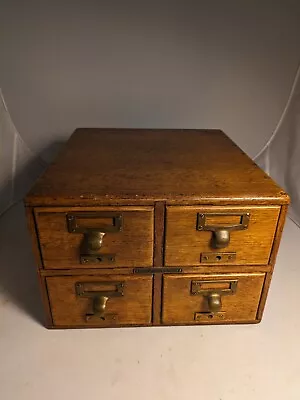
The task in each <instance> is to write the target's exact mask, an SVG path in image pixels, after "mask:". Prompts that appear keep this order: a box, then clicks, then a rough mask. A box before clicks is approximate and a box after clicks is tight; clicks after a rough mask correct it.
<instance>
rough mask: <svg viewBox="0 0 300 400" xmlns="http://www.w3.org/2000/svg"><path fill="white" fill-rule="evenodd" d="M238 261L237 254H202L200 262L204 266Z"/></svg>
mask: <svg viewBox="0 0 300 400" xmlns="http://www.w3.org/2000/svg"><path fill="white" fill-rule="evenodd" d="M235 260H236V253H234V252H232V253H215V252H210V253H201V256H200V262H201V263H204V264H217V263H218V264H223V263H231V262H234V261H235Z"/></svg>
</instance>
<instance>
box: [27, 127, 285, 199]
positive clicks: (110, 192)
mask: <svg viewBox="0 0 300 400" xmlns="http://www.w3.org/2000/svg"><path fill="white" fill-rule="evenodd" d="M124 200H125V201H126V200H127V201H128V204H132V203H136V202H137V201H144V200H147V201H149V200H161V201H168V202H171V203H172V202H179V203H180V202H182V201H183V202H186V201H188V202H189V203H191V202H195V201H196V202H201V203H202V204H207V203H208V204H209V203H210V204H211V202H212V201H213V202H214V203H218V202H223V203H227V204H231V203H236V202H237V201H238V203H244V202H248V203H249V202H256V203H257V204H259V203H262V204H263V203H265V202H266V200H267V201H272V202H273V203H274V204H284V203H288V201H289V199H288V196H287V195H286V194H285V193H284V192H283V191H282V189H281V188H280V187H279V186H277V185H276V184H275V183H274V182H273V181H272V180H271V178H270V177H269V176H268V175H267V174H265V173H264V172H263V171H262V170H261V169H259V168H258V167H257V165H256V164H255V163H254V162H253V161H252V160H251V159H250V158H249V157H248V156H247V155H246V154H245V153H243V152H242V151H241V149H239V147H238V146H236V145H235V144H234V143H233V142H232V141H231V140H230V139H229V138H228V137H227V136H226V135H225V134H224V133H223V132H222V131H219V130H187V129H177V130H176V129H170V130H166V129H163V130H162V129H106V128H105V129H78V130H76V131H75V133H74V134H73V135H72V137H71V139H70V140H69V141H68V143H67V145H66V146H65V148H64V150H63V151H62V152H61V154H60V156H59V157H58V158H57V160H56V161H55V162H54V163H53V164H52V165H51V166H50V167H49V168H48V170H47V171H46V173H45V174H44V175H43V176H42V177H41V178H40V179H39V180H38V181H37V183H36V184H35V185H34V187H33V188H32V190H31V191H30V193H29V194H28V195H27V196H26V199H25V202H26V204H27V205H34V206H37V205H68V206H69V205H87V204H88V205H90V206H93V205H101V204H107V203H109V202H112V203H113V202H117V201H124Z"/></svg>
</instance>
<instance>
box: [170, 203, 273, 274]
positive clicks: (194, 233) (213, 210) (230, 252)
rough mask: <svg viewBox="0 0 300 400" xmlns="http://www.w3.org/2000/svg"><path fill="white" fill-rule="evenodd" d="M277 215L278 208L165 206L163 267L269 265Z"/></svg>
mask: <svg viewBox="0 0 300 400" xmlns="http://www.w3.org/2000/svg"><path fill="white" fill-rule="evenodd" d="M279 212H280V207H279V206H264V207H258V206H257V207H251V206H249V207H179V206H173V207H168V208H167V222H166V253H165V264H166V265H168V266H177V265H181V266H195V265H205V264H207V265H211V264H213V265H216V264H222V265H243V264H248V265H249V264H250V265H251V264H252V265H259V264H268V262H269V257H270V253H271V250H272V244H273V240H274V235H275V231H276V227H277V221H278V217H279Z"/></svg>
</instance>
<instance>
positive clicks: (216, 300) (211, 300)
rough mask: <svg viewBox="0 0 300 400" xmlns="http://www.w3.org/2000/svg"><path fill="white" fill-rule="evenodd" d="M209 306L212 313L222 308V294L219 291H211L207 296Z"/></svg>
mask: <svg viewBox="0 0 300 400" xmlns="http://www.w3.org/2000/svg"><path fill="white" fill-rule="evenodd" d="M207 302H208V308H209V311H211V312H212V313H216V312H218V311H220V310H221V308H222V300H221V295H220V294H219V293H214V292H213V293H210V294H209V295H208V296H207Z"/></svg>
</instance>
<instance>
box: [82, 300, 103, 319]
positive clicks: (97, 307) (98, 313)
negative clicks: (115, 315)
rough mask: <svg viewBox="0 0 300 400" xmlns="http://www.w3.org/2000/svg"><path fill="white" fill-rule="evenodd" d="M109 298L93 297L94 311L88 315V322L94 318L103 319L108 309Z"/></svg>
mask: <svg viewBox="0 0 300 400" xmlns="http://www.w3.org/2000/svg"><path fill="white" fill-rule="evenodd" d="M107 300H108V297H107V296H95V297H93V309H92V311H91V312H87V313H86V316H85V317H86V320H87V321H88V320H89V319H91V318H92V317H98V318H101V319H103V318H104V313H105V309H106V303H107Z"/></svg>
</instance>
